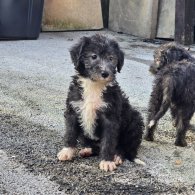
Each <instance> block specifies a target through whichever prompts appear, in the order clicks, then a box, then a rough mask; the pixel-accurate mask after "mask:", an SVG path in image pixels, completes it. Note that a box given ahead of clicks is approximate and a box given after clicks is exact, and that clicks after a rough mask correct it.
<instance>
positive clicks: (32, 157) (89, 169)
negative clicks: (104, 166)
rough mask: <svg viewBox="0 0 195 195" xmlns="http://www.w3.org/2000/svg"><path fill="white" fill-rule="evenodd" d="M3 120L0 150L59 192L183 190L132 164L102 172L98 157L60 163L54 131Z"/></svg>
mask: <svg viewBox="0 0 195 195" xmlns="http://www.w3.org/2000/svg"><path fill="white" fill-rule="evenodd" d="M0 121H1V123H0V128H1V132H0V148H1V149H3V150H5V151H7V153H8V154H9V155H10V156H14V157H13V158H14V160H16V161H17V162H19V163H22V164H24V165H25V167H26V168H27V169H28V171H29V172H32V173H34V174H36V175H39V174H44V175H46V176H47V177H48V178H50V180H51V181H55V182H57V183H58V184H60V188H59V191H64V192H66V194H86V193H87V194H117V195H118V194H132V193H133V194H154V193H158V194H159V193H171V194H174V193H176V192H178V190H179V191H181V190H182V189H180V188H179V189H176V188H175V187H171V186H169V185H165V184H163V183H160V182H158V181H157V180H156V179H155V177H153V176H152V175H151V174H150V173H148V172H147V171H146V170H145V169H144V168H143V167H141V166H139V165H135V164H133V163H130V162H125V163H124V165H122V166H121V167H120V168H119V169H118V170H117V171H116V172H114V173H104V172H101V171H100V170H99V169H98V163H99V158H98V157H90V158H87V159H82V158H79V157H77V158H76V159H75V160H74V161H72V162H59V161H58V160H57V159H56V154H57V152H58V151H59V149H60V148H61V147H62V137H61V136H60V135H59V134H57V133H56V132H55V131H51V130H48V129H46V128H45V127H43V126H40V125H36V124H32V123H30V122H28V121H25V120H23V119H22V118H19V117H16V116H9V115H1V116H0Z"/></svg>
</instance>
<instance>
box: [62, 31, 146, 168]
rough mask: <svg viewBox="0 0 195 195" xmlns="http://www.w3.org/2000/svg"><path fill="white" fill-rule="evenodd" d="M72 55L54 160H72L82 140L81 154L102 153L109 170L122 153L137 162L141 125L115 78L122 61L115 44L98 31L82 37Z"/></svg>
mask: <svg viewBox="0 0 195 195" xmlns="http://www.w3.org/2000/svg"><path fill="white" fill-rule="evenodd" d="M70 54H71V58H72V61H73V63H74V66H75V70H76V75H75V76H73V80H72V82H71V84H70V87H69V92H68V97H67V101H66V111H65V114H64V116H65V121H66V131H65V136H64V148H63V149H62V150H61V151H60V152H59V153H58V159H59V160H61V161H66V160H71V159H72V158H73V157H74V156H75V153H76V146H77V140H80V142H81V144H82V147H83V149H81V150H80V152H79V154H80V156H82V157H86V156H91V155H96V154H100V156H101V162H100V165H99V167H100V169H101V170H104V171H113V170H114V169H116V166H117V165H119V164H122V162H123V160H124V159H125V158H126V159H129V160H130V161H135V162H136V161H137V163H139V160H138V159H136V155H137V151H138V148H139V146H140V143H141V139H142V133H143V128H144V124H143V121H142V117H141V115H140V114H139V112H138V111H136V110H135V109H133V108H132V107H131V106H130V104H129V101H128V98H127V97H126V96H125V94H124V93H123V91H121V89H120V87H119V85H118V83H117V81H116V79H115V78H116V77H115V75H116V72H117V71H118V72H120V71H121V68H122V66H123V63H124V53H123V52H122V51H121V49H120V47H119V45H118V43H117V42H116V41H114V40H112V39H109V38H107V37H105V36H102V35H93V36H91V37H83V38H81V40H80V41H79V43H78V44H76V45H74V46H73V47H72V49H71V51H70Z"/></svg>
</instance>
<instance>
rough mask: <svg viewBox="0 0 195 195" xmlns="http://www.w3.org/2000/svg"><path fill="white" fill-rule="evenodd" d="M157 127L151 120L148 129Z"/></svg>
mask: <svg viewBox="0 0 195 195" xmlns="http://www.w3.org/2000/svg"><path fill="white" fill-rule="evenodd" d="M154 125H155V121H154V120H151V121H150V123H149V125H148V127H149V128H152V127H153V126H154Z"/></svg>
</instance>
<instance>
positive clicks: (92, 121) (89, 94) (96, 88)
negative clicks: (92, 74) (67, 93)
mask: <svg viewBox="0 0 195 195" xmlns="http://www.w3.org/2000/svg"><path fill="white" fill-rule="evenodd" d="M79 81H80V85H81V87H82V89H83V94H82V97H83V100H82V101H77V102H75V101H72V102H71V105H72V106H73V108H75V110H76V111H77V113H78V114H79V120H80V123H81V126H82V127H83V129H84V134H85V135H86V136H88V137H89V138H91V139H94V140H98V138H97V137H96V136H95V135H94V128H95V126H96V119H97V111H98V110H102V109H104V108H106V107H107V103H105V102H104V100H103V99H102V93H103V91H104V90H105V89H106V83H105V82H95V81H92V80H90V79H86V78H83V77H79Z"/></svg>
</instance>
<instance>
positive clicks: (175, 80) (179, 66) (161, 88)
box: [145, 43, 195, 147]
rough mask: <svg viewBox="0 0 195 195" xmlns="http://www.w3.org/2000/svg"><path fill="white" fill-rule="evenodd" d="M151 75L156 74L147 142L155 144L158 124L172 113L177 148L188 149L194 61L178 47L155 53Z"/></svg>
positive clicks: (194, 93) (193, 100)
mask: <svg viewBox="0 0 195 195" xmlns="http://www.w3.org/2000/svg"><path fill="white" fill-rule="evenodd" d="M150 71H151V72H152V73H154V74H155V80H154V85H153V90H152V93H151V97H150V102H149V110H148V112H149V114H148V120H147V132H146V136H145V139H146V140H148V141H153V139H154V131H155V128H156V125H157V122H158V120H159V119H160V118H161V117H162V116H163V115H164V114H165V113H166V111H167V110H168V108H170V109H171V115H172V118H173V122H174V126H176V129H177V136H176V141H175V145H177V146H183V147H184V146H186V145H187V142H186V140H185V135H186V131H187V129H188V127H189V122H190V119H191V117H192V116H193V113H194V111H195V59H194V58H193V57H192V56H191V55H190V54H189V53H188V52H187V51H186V50H185V49H184V48H182V47H181V46H179V45H177V44H175V43H169V44H164V45H162V46H161V47H159V48H158V49H157V50H156V51H155V55H154V64H152V65H151V67H150Z"/></svg>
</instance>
